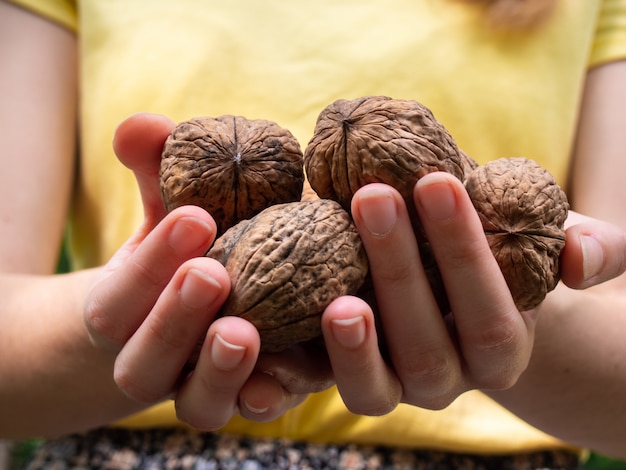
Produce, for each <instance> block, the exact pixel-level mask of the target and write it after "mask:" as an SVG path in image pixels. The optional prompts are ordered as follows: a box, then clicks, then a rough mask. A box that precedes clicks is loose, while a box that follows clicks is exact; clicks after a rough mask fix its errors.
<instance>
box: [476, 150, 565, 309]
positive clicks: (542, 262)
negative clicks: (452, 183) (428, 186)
mask: <svg viewBox="0 0 626 470" xmlns="http://www.w3.org/2000/svg"><path fill="white" fill-rule="evenodd" d="M465 187H466V189H467V192H468V194H469V195H470V198H471V199H472V202H473V203H474V207H475V208H476V211H477V212H478V216H479V217H480V220H481V222H482V224H483V228H484V230H485V234H486V235H487V240H488V241H489V246H490V247H491V250H492V252H493V254H494V256H495V258H496V260H497V261H498V265H499V266H500V269H501V270H502V273H503V274H504V278H505V279H506V282H507V284H508V286H509V290H510V291H511V294H512V295H513V300H515V303H516V305H517V307H518V308H519V309H520V310H529V309H531V308H534V307H536V306H537V305H539V304H540V303H541V301H542V300H543V299H544V298H545V296H546V294H547V293H548V292H550V291H551V290H552V289H554V288H555V287H556V285H557V283H558V281H559V254H560V252H561V249H562V248H563V246H564V245H565V231H564V229H563V224H564V222H565V219H566V217H567V211H568V208H569V204H568V202H567V197H566V196H565V193H564V192H563V190H562V189H561V188H560V187H559V186H558V185H557V184H556V181H555V180H554V178H553V177H552V175H550V173H548V171H546V170H545V169H543V168H542V167H540V166H539V165H538V164H537V163H536V162H534V161H532V160H528V159H525V158H508V159H507V158H502V159H499V160H495V161H492V162H489V163H487V164H486V165H485V166H481V167H478V168H476V169H475V170H474V171H473V172H472V173H470V174H469V175H468V177H467V180H466V182H465Z"/></svg>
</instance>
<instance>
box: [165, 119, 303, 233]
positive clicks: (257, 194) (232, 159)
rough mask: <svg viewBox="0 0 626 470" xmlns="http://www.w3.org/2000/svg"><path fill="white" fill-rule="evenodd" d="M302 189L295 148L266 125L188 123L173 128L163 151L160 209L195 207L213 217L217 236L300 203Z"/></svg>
mask: <svg viewBox="0 0 626 470" xmlns="http://www.w3.org/2000/svg"><path fill="white" fill-rule="evenodd" d="M303 184H304V169H303V156H302V150H301V148H300V145H299V143H298V141H297V140H296V139H295V137H294V136H293V135H292V134H291V133H290V132H289V131H288V130H286V129H283V128H282V127H280V126H279V125H278V124H276V123H274V122H272V121H267V120H263V119H254V120H253V119H246V118H244V117H241V116H231V115H225V116H220V117H217V118H210V117H199V118H194V119H191V120H189V121H185V122H182V123H180V124H178V125H177V126H176V127H175V128H174V130H173V131H172V133H171V135H170V136H169V137H168V139H167V141H166V142H165V145H164V148H163V154H162V159H161V169H160V185H161V194H162V197H163V201H164V203H165V206H166V209H167V210H168V211H171V210H173V209H174V208H176V207H179V206H182V205H187V204H190V205H196V206H200V207H202V208H203V209H205V210H206V211H207V212H209V213H210V214H211V215H212V216H213V218H214V219H215V222H216V224H217V228H218V233H223V232H224V231H225V230H226V229H228V228H229V227H231V226H232V225H234V224H235V223H237V222H238V221H240V220H243V219H248V218H250V217H252V216H253V215H255V214H257V213H259V212H260V211H261V210H263V209H265V208H266V207H268V206H271V205H273V204H280V203H284V202H291V201H298V200H300V196H301V194H302V188H303Z"/></svg>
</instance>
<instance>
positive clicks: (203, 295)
mask: <svg viewBox="0 0 626 470" xmlns="http://www.w3.org/2000/svg"><path fill="white" fill-rule="evenodd" d="M221 291H222V286H221V285H220V283H219V282H217V281H216V280H215V279H214V278H212V277H211V276H209V275H208V274H206V273H204V272H202V271H200V270H198V269H190V270H189V271H187V272H186V273H185V277H184V279H183V282H182V284H181V286H180V290H179V295H180V300H181V302H182V303H183V304H185V305H186V306H187V307H190V308H205V307H208V306H209V305H211V304H212V303H213V302H214V301H215V299H217V297H218V296H219V295H220V293H221Z"/></svg>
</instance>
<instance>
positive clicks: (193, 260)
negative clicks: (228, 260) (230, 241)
mask: <svg viewBox="0 0 626 470" xmlns="http://www.w3.org/2000/svg"><path fill="white" fill-rule="evenodd" d="M173 126H174V123H173V122H172V121H170V120H169V119H167V118H165V117H163V116H158V115H152V114H137V115H133V116H131V117H129V118H128V119H127V120H125V121H124V122H122V123H121V124H120V125H119V127H118V129H117V130H116V133H115V139H114V142H113V147H114V150H115V153H116V154H117V156H118V158H119V159H120V161H121V162H122V163H123V164H124V165H126V166H127V167H128V168H129V169H131V170H132V171H133V172H134V174H135V176H136V179H137V182H138V186H139V189H140V192H141V197H142V201H143V205H144V212H145V219H144V223H143V225H142V226H141V228H140V229H139V230H138V232H137V233H136V234H135V235H134V236H132V237H131V238H130V239H129V240H128V241H127V242H126V243H125V244H124V246H123V247H122V248H120V250H119V251H118V252H117V253H116V254H115V255H114V257H113V258H112V259H111V260H110V261H109V263H107V264H106V265H105V266H104V267H103V269H102V270H101V272H100V274H99V275H98V276H97V279H96V281H95V282H94V284H93V286H92V288H91V290H90V292H89V295H88V298H87V299H86V304H85V309H84V321H85V324H86V327H87V331H88V333H89V335H90V337H91V340H92V342H93V344H94V345H95V346H96V347H99V348H103V349H106V350H108V351H110V352H111V354H112V357H115V362H114V371H113V375H114V380H115V382H116V384H117V385H118V387H119V388H120V389H121V390H122V391H123V392H124V393H125V394H126V395H128V396H129V397H130V398H132V399H133V400H135V401H137V402H140V403H143V404H146V405H148V404H153V403H156V402H159V401H162V400H164V399H167V398H173V399H174V400H175V406H176V410H177V415H178V417H179V418H180V419H181V420H182V421H184V422H186V423H188V424H189V425H191V426H194V427H196V428H199V429H202V430H207V431H208V430H214V429H218V428H220V427H222V426H224V425H225V424H226V423H227V422H228V421H229V420H230V418H231V417H232V416H233V415H234V414H235V413H240V414H242V415H244V416H245V417H247V418H250V419H253V420H258V421H265V420H269V419H273V418H275V417H277V416H279V415H281V414H282V413H284V412H285V411H286V410H288V409H289V408H291V407H292V406H294V405H295V404H296V403H299V402H300V401H301V400H302V399H303V394H302V393H296V392H293V393H292V392H291V391H290V390H288V389H289V388H290V387H289V385H286V386H283V384H281V382H280V381H279V380H278V379H277V378H275V377H274V376H272V375H270V374H269V373H266V372H268V371H271V368H272V364H271V361H269V362H268V363H267V364H265V366H264V369H260V368H258V367H257V368H255V365H256V363H257V359H258V356H259V346H260V339H259V335H258V332H257V331H256V329H255V328H254V327H253V325H252V324H250V323H249V322H247V321H245V320H243V319H241V318H237V317H223V318H218V312H219V310H220V308H221V305H222V304H223V302H224V301H225V300H226V298H227V296H228V294H229V290H230V279H229V276H228V273H227V272H226V270H225V268H224V267H223V266H222V265H221V264H219V263H218V262H217V261H215V260H213V259H210V258H207V257H204V256H203V255H204V254H205V253H206V251H207V250H208V248H209V247H210V246H211V244H212V243H213V241H214V239H215V234H216V226H215V222H214V221H213V219H212V217H211V216H210V215H209V214H208V213H206V212H205V211H204V210H202V209H200V208H198V207H193V206H185V207H180V208H178V209H176V210H174V211H172V212H171V213H169V214H168V213H167V212H166V210H165V208H164V205H163V203H162V200H161V196H160V191H159V182H158V173H159V166H160V155H161V150H162V147H163V144H164V142H165V139H166V138H167V136H168V135H169V133H170V131H171V129H172V128H173ZM198 345H201V347H200V352H199V355H197V349H198ZM194 354H196V355H197V362H196V363H195V366H194V368H193V370H190V369H189V367H188V364H189V362H188V361H189V358H190V357H191V356H192V355H194Z"/></svg>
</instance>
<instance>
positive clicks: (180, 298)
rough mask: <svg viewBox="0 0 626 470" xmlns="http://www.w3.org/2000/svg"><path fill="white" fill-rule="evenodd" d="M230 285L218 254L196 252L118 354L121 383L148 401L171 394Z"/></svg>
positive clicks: (131, 393) (118, 380) (117, 375)
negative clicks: (205, 255) (200, 255)
mask: <svg viewBox="0 0 626 470" xmlns="http://www.w3.org/2000/svg"><path fill="white" fill-rule="evenodd" d="M229 288H230V280H229V277H228V273H227V272H226V270H225V269H224V267H223V266H222V265H221V264H219V263H218V262H217V261H215V260H212V259H210V258H196V259H192V260H190V261H188V262H187V263H185V264H184V265H183V266H181V268H180V269H179V270H178V271H177V272H176V274H175V276H174V277H173V278H172V281H171V282H170V283H169V284H168V286H167V287H166V288H165V290H164V291H163V293H162V294H161V296H160V297H159V300H158V301H157V303H156V304H155V306H154V308H153V309H152V311H151V312H150V314H149V315H148V317H147V318H146V319H145V321H144V322H143V323H142V324H141V326H140V327H139V328H138V329H137V331H136V332H135V334H133V336H132V337H131V338H130V339H129V340H128V342H127V343H126V344H125V345H124V347H123V349H122V351H121V352H120V353H119V355H118V356H117V360H116V362H115V369H114V378H115V382H116V383H117V385H118V386H119V387H120V389H121V390H122V391H124V392H125V393H126V394H127V395H128V396H130V397H132V398H134V399H135V400H137V401H140V402H143V403H154V402H157V401H159V400H161V399H163V398H165V397H166V396H167V395H169V394H170V393H171V392H172V390H173V389H174V387H175V385H176V383H177V381H178V379H179V377H180V374H181V371H182V370H183V367H184V366H185V363H186V362H187V360H188V358H189V356H190V355H191V353H192V351H193V349H194V347H195V345H196V344H198V342H199V341H200V340H201V338H202V337H204V335H205V334H206V333H205V332H206V331H207V329H208V328H209V324H210V323H211V321H212V320H213V319H214V318H215V315H216V314H217V313H218V312H219V309H220V308H221V305H222V303H223V302H224V300H226V297H227V296H228V292H229Z"/></svg>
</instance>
